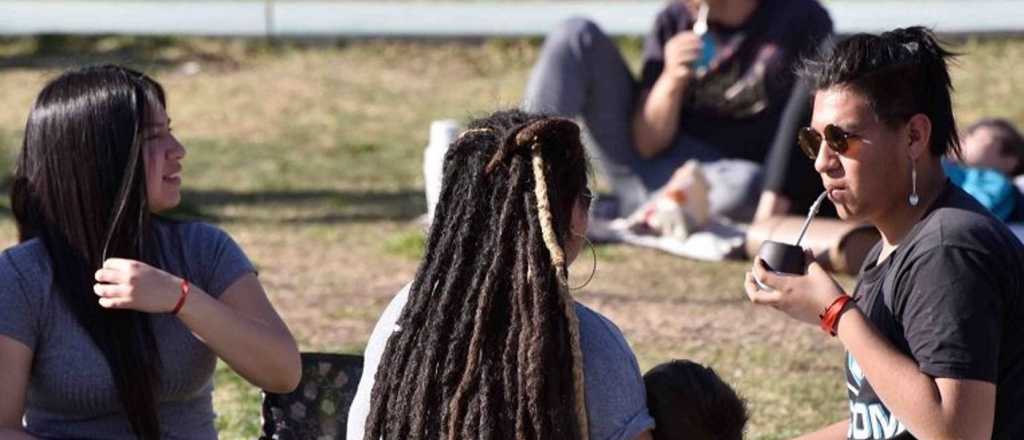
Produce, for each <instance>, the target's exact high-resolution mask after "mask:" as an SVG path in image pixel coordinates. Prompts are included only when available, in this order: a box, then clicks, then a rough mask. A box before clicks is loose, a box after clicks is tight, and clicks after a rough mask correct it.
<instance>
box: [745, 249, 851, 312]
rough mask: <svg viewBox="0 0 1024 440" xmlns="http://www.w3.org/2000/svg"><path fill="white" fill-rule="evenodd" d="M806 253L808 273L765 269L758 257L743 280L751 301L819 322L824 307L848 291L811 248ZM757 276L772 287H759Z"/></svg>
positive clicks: (764, 283) (762, 282)
mask: <svg viewBox="0 0 1024 440" xmlns="http://www.w3.org/2000/svg"><path fill="white" fill-rule="evenodd" d="M804 255H805V258H806V259H807V262H808V263H807V274H806V275H790V274H783V273H778V272H772V271H770V270H768V269H766V268H765V265H764V262H763V261H761V258H760V257H756V258H755V259H754V267H753V269H752V270H751V272H747V274H746V279H745V280H744V283H743V287H744V288H745V289H746V291H747V297H749V298H750V301H751V302H753V303H754V304H763V305H768V306H772V307H774V308H776V309H779V310H781V311H782V312H784V313H785V314H787V315H789V316H791V317H793V318H795V319H797V320H800V321H803V322H806V323H809V324H818V323H820V322H821V318H820V317H819V316H820V315H821V314H822V313H823V312H824V311H825V308H827V307H828V306H829V305H831V304H832V302H834V301H835V300H836V298H838V297H840V296H842V295H846V293H845V292H843V289H842V288H841V287H839V284H837V283H836V281H835V280H834V279H832V277H831V276H829V274H828V272H826V271H825V269H824V268H822V267H821V265H820V264H818V263H817V262H815V261H814V255H813V254H811V253H810V251H807V252H805V254H804ZM755 278H756V279H757V280H760V282H761V284H763V285H764V286H766V287H768V288H769V290H764V289H761V288H759V287H758V285H757V282H756V281H755Z"/></svg>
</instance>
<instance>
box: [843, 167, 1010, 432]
mask: <svg viewBox="0 0 1024 440" xmlns="http://www.w3.org/2000/svg"><path fill="white" fill-rule="evenodd" d="M880 252H881V243H879V244H878V245H877V246H875V248H874V250H872V251H871V253H870V254H869V255H868V258H867V261H866V262H865V265H864V267H863V268H862V269H861V273H860V277H859V278H858V283H857V288H856V290H855V295H854V299H855V300H856V302H857V306H858V307H859V308H860V310H861V311H862V312H863V313H864V315H865V316H867V318H868V319H869V320H870V321H871V322H872V324H874V326H875V327H876V328H877V329H878V331H879V332H881V333H882V335H883V336H884V337H885V338H887V339H888V340H889V341H890V342H891V343H892V344H893V345H894V346H895V347H896V349H897V350H899V351H901V352H903V353H905V354H907V355H908V356H911V357H912V358H913V359H914V360H915V361H916V362H917V364H918V366H919V368H920V370H921V372H923V373H925V374H927V375H929V376H932V377H942V378H952V379H973V380H982V381H986V382H991V383H994V384H995V385H996V416H995V428H994V431H993V435H992V438H994V439H1021V438H1024V418H1021V417H1016V415H1017V414H1018V413H1019V412H1020V411H1021V408H1024V325H1021V322H1020V320H1021V319H1022V318H1024V301H1022V300H1021V293H1022V292H1024V275H1022V271H1024V246H1022V245H1021V243H1020V241H1018V240H1017V238H1016V237H1015V236H1014V235H1013V233H1012V232H1010V231H1009V230H1008V229H1007V228H1006V226H1005V225H1004V224H1003V223H1002V222H1000V221H999V220H997V219H996V218H995V217H992V215H991V214H989V212H988V211H987V210H986V209H985V208H984V207H982V206H981V205H980V204H978V202H977V201H975V200H974V198H972V197H971V196H970V195H968V194H967V193H965V192H964V191H963V190H961V189H960V188H958V187H956V186H954V185H953V184H952V183H949V182H948V181H947V182H946V186H945V188H944V190H943V193H942V195H940V196H939V198H938V200H937V201H936V202H935V203H934V204H933V205H932V207H931V208H930V211H929V212H928V213H927V214H926V215H925V217H924V219H923V220H921V221H920V222H918V224H917V225H915V226H914V228H913V229H911V231H910V233H909V234H908V235H907V237H906V238H905V239H904V241H903V243H901V244H900V246H899V248H897V249H896V250H895V251H894V252H893V253H892V254H890V255H889V257H888V258H887V259H886V260H885V261H883V262H882V263H881V264H877V260H878V256H879V254H880ZM846 378H847V388H848V391H849V393H848V394H849V399H850V429H849V431H848V438H850V439H908V438H914V437H913V436H912V435H911V434H910V433H909V432H907V431H906V428H905V427H904V426H903V425H902V424H901V423H900V422H899V420H897V418H896V417H895V416H894V415H893V414H891V413H890V411H889V410H888V408H886V407H885V404H884V403H882V401H881V400H880V399H879V398H878V396H877V395H876V394H875V391H874V389H872V388H871V384H870V383H869V382H868V380H867V379H866V378H865V377H864V375H863V373H862V371H861V369H860V367H859V365H857V362H856V360H855V359H853V357H852V356H850V355H849V354H847V362H846Z"/></svg>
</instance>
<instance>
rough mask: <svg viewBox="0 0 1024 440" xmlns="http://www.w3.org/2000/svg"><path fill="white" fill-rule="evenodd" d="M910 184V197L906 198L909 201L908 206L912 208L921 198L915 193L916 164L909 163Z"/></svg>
mask: <svg viewBox="0 0 1024 440" xmlns="http://www.w3.org/2000/svg"><path fill="white" fill-rule="evenodd" d="M910 185H911V188H912V189H911V190H910V197H909V198H907V201H908V202H910V207H912V208H913V207H915V206H917V204H918V203H920V202H921V198H920V197H918V195H917V166H915V165H910Z"/></svg>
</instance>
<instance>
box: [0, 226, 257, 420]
mask: <svg viewBox="0 0 1024 440" xmlns="http://www.w3.org/2000/svg"><path fill="white" fill-rule="evenodd" d="M154 224H155V225H156V230H157V237H158V240H159V241H160V247H161V249H162V250H163V252H162V256H161V266H162V267H161V268H162V269H163V270H165V271H167V272H169V273H172V274H174V275H177V276H183V277H185V278H186V279H188V280H189V282H190V283H192V284H194V285H195V286H198V287H199V288H201V289H202V290H203V291H205V292H207V293H209V294H210V295H211V296H213V297H214V298H217V297H219V296H220V295H221V294H222V293H223V292H224V290H225V289H227V288H228V287H229V286H231V284H232V283H234V282H235V281H237V280H238V279H239V278H240V277H242V276H243V275H245V274H248V273H253V272H255V269H254V268H253V266H252V263H250V262H249V259H248V258H247V257H246V256H245V254H244V253H243V252H242V250H241V248H239V247H238V245H237V244H236V243H235V242H234V241H233V240H232V239H231V237H229V236H228V235H227V234H226V233H225V232H224V231H221V230H220V229H217V228H216V227H214V226H211V225H208V224H204V223H194V222H193V223H174V222H167V221H162V220H161V221H155V222H154ZM54 289H55V284H54V281H53V278H52V272H51V270H50V258H49V255H48V253H47V251H46V247H45V246H44V245H43V243H42V241H40V240H38V239H33V240H28V241H26V242H24V243H21V244H18V245H16V246H13V247H11V248H8V249H7V250H5V251H4V252H3V254H0V336H6V337H9V338H12V339H14V340H16V341H18V342H21V343H22V344H25V345H26V346H27V347H28V348H29V349H31V350H32V371H31V375H30V378H29V384H28V396H27V398H26V402H25V416H24V423H25V429H26V431H28V432H29V433H31V434H33V435H36V436H39V437H44V438H57V439H61V438H104V439H134V438H135V436H134V435H133V434H132V430H131V426H130V425H129V423H128V420H127V418H126V417H125V415H124V412H123V410H122V408H121V403H120V400H119V399H118V395H117V389H116V387H115V385H114V380H113V377H112V376H111V373H110V368H109V366H108V364H107V361H106V359H105V358H104V357H103V354H102V353H101V352H100V351H99V349H98V348H97V347H96V345H95V344H94V343H93V342H92V339H90V338H89V335H88V333H86V331H85V329H84V328H82V327H81V326H80V325H79V324H78V322H77V321H76V320H75V318H74V316H73V315H72V314H71V311H70V309H68V308H67V306H66V305H65V303H64V301H63V299H61V297H60V296H59V294H58V292H56V291H55V290H54ZM82 294H83V295H93V293H92V291H91V289H90V290H89V291H87V292H82ZM150 318H151V320H152V325H153V332H154V335H155V336H156V340H157V344H158V346H159V351H160V358H161V359H162V360H163V371H162V374H161V377H160V403H159V412H160V420H161V424H160V426H161V429H162V430H163V433H162V437H163V438H165V439H190V440H191V439H216V438H217V431H216V430H215V429H214V424H213V420H214V413H213V403H212V396H211V393H212V391H213V370H214V367H215V366H216V362H217V358H216V355H214V353H213V352H211V351H210V349H209V348H207V347H206V345H204V344H203V343H202V342H201V341H199V339H197V338H196V337H195V336H193V335H192V333H191V332H190V331H189V329H188V328H187V327H185V325H184V324H183V323H182V322H181V321H180V320H178V319H177V318H176V317H174V316H171V315H170V314H152V315H150Z"/></svg>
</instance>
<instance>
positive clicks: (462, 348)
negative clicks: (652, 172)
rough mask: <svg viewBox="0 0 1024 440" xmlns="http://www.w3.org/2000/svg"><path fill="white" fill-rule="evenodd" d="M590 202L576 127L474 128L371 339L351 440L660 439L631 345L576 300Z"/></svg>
mask: <svg viewBox="0 0 1024 440" xmlns="http://www.w3.org/2000/svg"><path fill="white" fill-rule="evenodd" d="M589 204H590V192H589V190H588V189H587V159H586V155H585V153H584V149H583V145H582V144H581V142H580V130H579V127H578V126H577V125H576V124H575V123H574V122H572V121H570V120H567V119H561V118H548V117H543V116H537V115H531V114H526V113H522V112H520V111H516V110H512V111H502V112H497V113H495V114H493V115H491V116H490V117H488V118H485V119H480V120H477V121H474V122H472V123H471V124H470V125H469V129H468V130H467V131H466V132H464V133H462V135H460V136H459V137H458V139H457V140H455V142H453V143H452V145H451V147H450V149H449V152H448V154H447V156H446V157H445V164H444V177H443V183H442V190H441V195H440V198H439V201H438V205H437V209H436V211H435V217H434V218H435V220H434V222H433V224H432V225H431V229H430V231H429V235H428V237H427V244H426V254H425V256H424V258H423V261H422V263H421V264H420V267H419V269H418V271H417V273H416V276H415V279H414V281H413V282H412V283H411V284H410V285H409V286H407V287H406V288H404V289H402V291H401V292H400V293H399V294H398V295H397V296H396V297H395V299H394V300H393V301H392V302H391V304H390V305H389V306H388V307H387V309H386V310H385V311H384V313H383V315H382V316H381V318H380V320H379V321H378V323H377V325H376V327H375V329H374V331H373V334H372V335H371V337H370V341H369V343H368V345H367V348H366V364H365V368H364V372H363V376H362V379H361V382H360V384H359V389H358V391H357V393H356V397H355V400H354V402H353V404H352V407H351V409H350V412H349V419H348V427H347V429H348V433H347V434H348V436H347V438H349V439H368V440H377V439H386V440H391V439H403V440H404V439H431V440H433V439H440V438H443V439H450V440H451V439H462V438H483V439H496V440H497V439H513V438H514V439H577V440H580V439H630V440H631V439H649V438H650V430H651V429H652V428H653V427H654V420H653V419H652V418H651V416H650V414H649V412H648V410H647V406H646V396H645V392H644V383H643V379H642V377H641V375H640V370H639V367H638V365H637V362H636V358H635V357H634V356H633V353H632V351H631V350H630V348H629V345H628V344H627V343H626V341H625V339H624V338H623V336H622V334H621V332H620V331H619V330H618V328H616V327H615V325H614V324H612V323H611V322H610V321H609V320H607V319H606V318H604V317H603V316H601V315H599V314H598V313H596V312H594V311H592V310H591V309H589V308H587V307H586V306H583V305H582V304H579V303H578V302H576V301H575V300H574V299H573V298H572V296H571V295H570V293H569V286H568V285H567V270H568V269H567V267H568V265H569V264H571V263H572V261H573V260H574V259H575V257H576V255H577V254H578V253H579V251H580V249H581V248H582V244H583V241H584V238H583V237H584V234H585V233H586V229H587V217H588V210H589Z"/></svg>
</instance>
